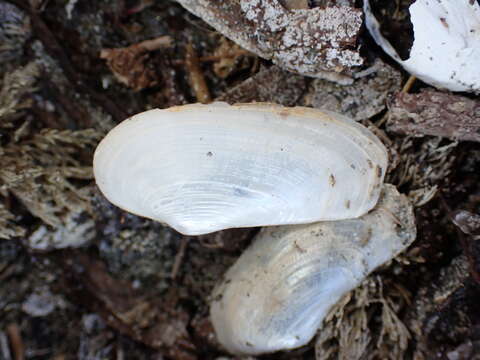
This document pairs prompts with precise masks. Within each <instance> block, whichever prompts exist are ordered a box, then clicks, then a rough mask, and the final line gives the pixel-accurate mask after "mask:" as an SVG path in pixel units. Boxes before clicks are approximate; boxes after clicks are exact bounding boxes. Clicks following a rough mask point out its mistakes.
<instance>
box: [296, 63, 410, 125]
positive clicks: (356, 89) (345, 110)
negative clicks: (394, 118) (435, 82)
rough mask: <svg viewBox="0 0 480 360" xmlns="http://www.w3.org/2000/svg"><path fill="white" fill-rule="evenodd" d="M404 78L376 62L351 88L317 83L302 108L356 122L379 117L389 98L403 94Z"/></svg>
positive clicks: (326, 82)
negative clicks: (324, 111) (327, 111)
mask: <svg viewBox="0 0 480 360" xmlns="http://www.w3.org/2000/svg"><path fill="white" fill-rule="evenodd" d="M401 81H402V77H401V74H400V73H399V72H398V71H397V70H395V69H393V68H392V67H390V66H388V65H387V64H385V63H383V62H382V61H381V60H377V61H376V62H375V64H374V65H373V66H372V67H371V68H370V69H369V71H368V73H366V74H365V76H363V77H361V78H359V79H357V80H356V81H355V82H354V83H353V84H351V85H341V84H335V83H332V82H329V81H325V80H321V79H315V80H314V81H313V82H312V84H311V85H310V88H309V91H308V93H307V94H306V95H305V97H304V98H303V99H302V102H303V105H306V106H312V107H314V108H317V109H322V110H330V111H335V112H338V113H341V114H344V115H347V116H349V117H351V118H352V119H354V120H357V121H359V120H366V119H369V118H370V117H372V116H374V115H377V114H378V113H380V112H381V111H382V110H383V109H384V108H385V107H386V102H387V98H388V96H389V95H390V94H392V93H395V92H397V91H399V90H400V86H401Z"/></svg>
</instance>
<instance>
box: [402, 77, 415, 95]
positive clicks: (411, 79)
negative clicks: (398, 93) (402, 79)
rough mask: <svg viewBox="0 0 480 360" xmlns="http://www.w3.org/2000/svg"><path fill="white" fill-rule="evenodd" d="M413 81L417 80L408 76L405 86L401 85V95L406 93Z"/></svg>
mask: <svg viewBox="0 0 480 360" xmlns="http://www.w3.org/2000/svg"><path fill="white" fill-rule="evenodd" d="M415 80H417V78H416V77H415V76H413V75H410V77H409V78H408V80H407V82H406V83H405V85H403V89H402V93H408V92H409V91H410V89H411V88H412V86H413V84H414V83H415Z"/></svg>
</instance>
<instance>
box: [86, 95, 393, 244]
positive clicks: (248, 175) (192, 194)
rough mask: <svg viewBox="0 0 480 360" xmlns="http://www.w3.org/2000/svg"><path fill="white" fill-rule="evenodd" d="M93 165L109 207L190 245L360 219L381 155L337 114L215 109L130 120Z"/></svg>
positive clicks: (383, 163)
mask: <svg viewBox="0 0 480 360" xmlns="http://www.w3.org/2000/svg"><path fill="white" fill-rule="evenodd" d="M93 165H94V174H95V178H96V181H97V184H98V186H99V188H100V190H101V191H102V192H103V194H104V195H105V196H106V197H107V199H109V200H110V201H111V202H112V203H114V204H115V205H117V206H119V207H121V208H123V209H125V210H127V211H130V212H132V213H134V214H137V215H141V216H145V217H148V218H151V219H154V220H157V221H160V222H163V223H167V224H168V225H170V226H171V227H173V228H175V229H176V230H178V231H179V232H181V233H183V234H187V235H198V234H205V233H209V232H213V231H217V230H222V229H227V228H236V227H250V226H263V225H279V224H296V223H309V222H315V221H319V220H337V219H346V218H354V217H358V216H361V215H363V214H364V213H366V212H367V211H369V210H370V209H371V208H373V207H374V206H375V204H376V203H377V200H378V197H379V194H380V188H381V184H382V182H383V177H384V174H385V171H386V167H387V153H386V150H385V148H384V146H383V145H382V143H381V142H380V140H378V138H376V137H375V135H373V134H372V133H371V132H370V131H369V130H368V129H366V128H365V127H363V126H362V125H360V124H358V123H355V122H354V121H352V120H350V119H347V118H345V117H343V116H341V115H339V114H334V113H326V112H321V111H318V110H314V109H309V108H284V107H281V106H278V105H272V104H245V105H234V106H230V105H227V104H225V103H215V104H211V105H201V104H194V105H186V106H179V107H173V108H170V109H167V110H158V109H157V110H150V111H146V112H144V113H141V114H138V115H135V116H134V117H132V118H131V119H129V120H127V121H124V122H123V123H122V124H120V125H118V126H117V127H116V128H114V129H113V130H112V131H111V132H110V133H109V134H108V135H107V136H106V137H105V138H104V139H103V140H102V142H101V143H100V145H99V146H98V148H97V150H96V152H95V156H94V164H93Z"/></svg>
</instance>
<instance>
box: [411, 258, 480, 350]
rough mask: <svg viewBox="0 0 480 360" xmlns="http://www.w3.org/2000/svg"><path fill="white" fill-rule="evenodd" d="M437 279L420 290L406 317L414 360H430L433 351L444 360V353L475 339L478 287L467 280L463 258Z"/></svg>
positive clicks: (467, 272) (457, 259) (467, 269)
mask: <svg viewBox="0 0 480 360" xmlns="http://www.w3.org/2000/svg"><path fill="white" fill-rule="evenodd" d="M437 278H438V280H436V281H434V282H433V283H431V284H427V285H425V286H424V287H422V288H420V290H419V291H418V293H417V295H416V297H415V299H414V302H413V304H412V306H410V307H408V310H407V313H406V319H407V324H408V327H409V329H410V330H411V333H412V335H413V337H414V339H415V340H416V342H417V346H416V349H415V354H414V358H415V359H430V358H431V349H436V354H438V358H440V359H443V358H447V357H445V355H446V354H447V353H451V352H454V351H456V350H457V349H458V347H459V346H461V345H462V344H465V343H468V342H470V341H475V340H478V339H479V335H480V334H479V331H478V329H479V326H480V322H479V320H478V319H479V318H478V296H479V295H480V294H479V290H478V289H479V288H478V285H476V284H474V283H472V280H471V279H469V265H468V261H467V259H466V257H464V256H460V257H457V258H454V260H453V261H452V262H451V264H450V265H449V266H447V267H444V268H443V269H442V270H441V271H440V274H439V275H438V277H437ZM457 351H458V350H457ZM472 355H473V354H472ZM448 358H449V359H450V357H448ZM459 359H472V357H471V356H467V357H461V358H459Z"/></svg>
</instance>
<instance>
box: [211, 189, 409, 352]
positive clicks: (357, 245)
mask: <svg viewBox="0 0 480 360" xmlns="http://www.w3.org/2000/svg"><path fill="white" fill-rule="evenodd" d="M415 235H416V230H415V222H414V215H413V209H412V206H411V205H410V203H409V202H408V200H407V198H406V197H405V196H403V195H400V194H399V193H398V191H397V190H396V189H395V187H394V186H392V185H385V186H384V190H383V195H382V197H381V198H380V201H379V203H378V205H377V206H376V207H375V209H374V210H373V211H371V212H370V213H368V214H367V215H364V216H362V217H360V218H358V219H353V220H342V221H326V222H319V223H314V224H308V225H288V226H276V227H269V228H263V229H262V230H261V232H260V233H259V234H258V235H257V237H256V238H255V239H254V240H253V243H252V245H250V247H249V248H247V250H246V251H245V252H244V253H243V254H242V255H241V256H240V258H239V259H238V260H237V262H236V263H235V264H234V265H233V266H232V267H231V268H230V269H229V270H228V271H227V273H226V274H225V276H224V278H223V280H222V282H221V283H220V284H219V285H218V286H217V287H216V289H215V290H214V292H213V295H212V303H211V307H210V315H211V320H212V323H213V326H214V328H215V332H216V335H217V339H218V340H219V341H220V343H221V344H222V345H223V346H224V347H225V349H227V350H228V351H229V352H231V353H234V354H261V353H268V352H274V351H277V350H284V349H292V348H296V347H299V346H302V345H305V344H306V343H308V342H309V341H310V340H311V339H312V337H313V336H314V335H315V333H316V331H317V329H318V328H319V327H320V325H321V324H322V321H323V319H324V317H325V316H326V315H327V313H328V311H329V310H330V308H331V307H332V306H333V305H335V303H336V302H337V301H338V300H340V298H341V297H342V296H343V295H345V294H346V293H347V292H348V291H350V290H352V289H354V288H355V287H356V286H358V285H359V284H360V283H361V282H362V281H363V280H364V279H365V277H366V276H367V275H368V274H369V273H371V272H372V271H373V270H375V269H376V268H377V267H378V266H380V265H382V264H384V263H385V262H387V261H389V260H391V259H392V258H394V257H395V256H396V255H397V254H398V253H400V252H401V251H403V250H404V249H406V248H407V247H408V246H409V245H410V244H411V243H412V242H413V241H414V239H415ZM320 331H321V330H320Z"/></svg>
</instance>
